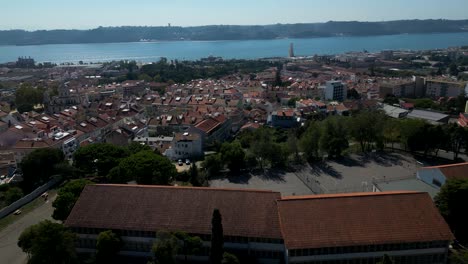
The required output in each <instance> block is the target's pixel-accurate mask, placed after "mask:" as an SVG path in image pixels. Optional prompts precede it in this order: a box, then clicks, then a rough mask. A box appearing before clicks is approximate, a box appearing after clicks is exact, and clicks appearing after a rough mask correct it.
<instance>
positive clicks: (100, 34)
mask: <svg viewBox="0 0 468 264" xmlns="http://www.w3.org/2000/svg"><path fill="white" fill-rule="evenodd" d="M467 31H468V20H400V21H388V22H356V21H349V22H334V21H330V22H326V23H310V24H275V25H266V26H224V25H222V26H199V27H99V28H96V29H91V30H39V31H33V32H30V31H24V30H6V31H0V45H38V44H71V43H110V42H135V41H140V40H143V39H144V40H156V41H165V40H248V39H275V38H310V37H331V36H375V35H394V34H404V33H409V34H411V33H413V34H414V33H448V32H467Z"/></svg>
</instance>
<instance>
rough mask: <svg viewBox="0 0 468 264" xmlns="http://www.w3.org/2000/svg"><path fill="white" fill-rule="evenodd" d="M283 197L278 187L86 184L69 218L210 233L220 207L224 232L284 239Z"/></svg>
mask: <svg viewBox="0 0 468 264" xmlns="http://www.w3.org/2000/svg"><path fill="white" fill-rule="evenodd" d="M280 198H281V195H280V193H276V192H271V191H253V190H248V191H247V190H232V189H214V188H190V187H165V186H138V185H88V186H86V188H85V189H84V190H83V192H82V193H81V196H80V198H79V199H78V201H77V203H76V204H75V206H74V207H73V210H72V212H71V214H70V216H69V217H68V219H67V221H66V223H65V224H66V225H67V226H71V227H74V226H76V227H87V228H106V229H119V230H141V231H157V230H169V231H179V230H183V231H185V232H188V233H193V234H207V235H208V234H211V217H212V213H213V210H214V209H215V208H218V209H219V210H220V212H221V214H222V217H223V228H224V234H225V235H227V236H243V237H257V238H274V239H280V238H281V232H280V228H279V220H278V210H277V206H276V200H278V199H280Z"/></svg>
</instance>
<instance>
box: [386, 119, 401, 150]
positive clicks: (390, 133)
mask: <svg viewBox="0 0 468 264" xmlns="http://www.w3.org/2000/svg"><path fill="white" fill-rule="evenodd" d="M400 134H401V132H400V122H398V120H395V119H388V120H387V121H386V122H385V124H384V127H383V131H382V136H383V139H384V141H385V143H391V144H392V148H393V144H394V143H397V142H399V140H400Z"/></svg>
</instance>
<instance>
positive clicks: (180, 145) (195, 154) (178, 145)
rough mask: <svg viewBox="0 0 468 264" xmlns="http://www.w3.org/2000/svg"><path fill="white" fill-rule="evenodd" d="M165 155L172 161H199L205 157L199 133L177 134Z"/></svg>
mask: <svg viewBox="0 0 468 264" xmlns="http://www.w3.org/2000/svg"><path fill="white" fill-rule="evenodd" d="M165 155H166V156H167V157H168V158H170V159H172V160H178V159H192V160H194V159H197V158H200V157H203V142H202V138H201V136H200V134H197V133H188V132H185V133H176V134H175V136H174V140H173V141H172V144H171V148H169V149H168V150H167V151H166V152H165Z"/></svg>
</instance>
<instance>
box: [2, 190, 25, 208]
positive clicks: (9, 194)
mask: <svg viewBox="0 0 468 264" xmlns="http://www.w3.org/2000/svg"><path fill="white" fill-rule="evenodd" d="M23 196H24V194H23V191H22V190H21V189H20V188H18V187H12V188H9V189H8V190H7V191H6V192H5V201H6V204H7V205H10V204H12V203H14V202H16V201H18V200H19V199H21V197H23Z"/></svg>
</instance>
